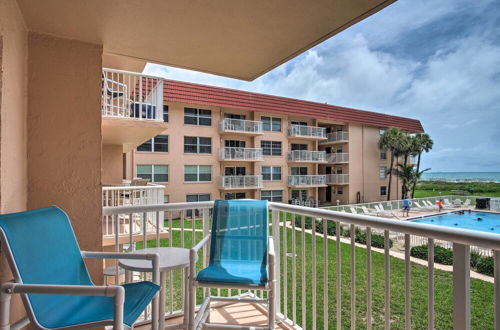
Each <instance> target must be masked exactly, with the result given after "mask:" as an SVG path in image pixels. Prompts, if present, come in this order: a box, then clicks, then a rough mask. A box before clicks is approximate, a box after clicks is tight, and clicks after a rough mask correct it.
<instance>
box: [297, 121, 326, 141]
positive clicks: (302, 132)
mask: <svg viewBox="0 0 500 330" xmlns="http://www.w3.org/2000/svg"><path fill="white" fill-rule="evenodd" d="M288 137H290V138H294V139H295V138H298V139H307V140H324V139H326V129H325V128H324V127H317V126H306V125H290V127H288Z"/></svg>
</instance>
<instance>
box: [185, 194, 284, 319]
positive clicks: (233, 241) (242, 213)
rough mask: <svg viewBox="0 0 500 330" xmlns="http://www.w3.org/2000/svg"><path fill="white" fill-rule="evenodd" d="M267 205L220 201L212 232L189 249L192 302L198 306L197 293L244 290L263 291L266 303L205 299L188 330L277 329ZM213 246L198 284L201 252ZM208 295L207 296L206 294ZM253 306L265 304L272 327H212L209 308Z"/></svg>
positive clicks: (255, 299) (251, 298) (248, 299)
mask: <svg viewBox="0 0 500 330" xmlns="http://www.w3.org/2000/svg"><path fill="white" fill-rule="evenodd" d="M268 228H269V226H268V208H267V201H256V200H231V201H222V200H217V201H215V203H214V210H213V219H212V232H211V234H210V235H208V236H206V237H204V238H203V239H202V240H201V241H200V242H199V243H198V244H197V245H196V246H195V247H193V248H192V249H191V254H190V259H191V265H190V274H189V280H190V285H191V287H190V298H189V299H191V301H195V300H194V299H195V291H196V288H197V287H203V288H225V289H242V290H265V291H267V292H268V294H267V299H264V298H258V297H255V296H248V297H215V296H210V295H209V294H207V297H206V298H205V300H204V301H203V303H202V304H201V307H200V309H199V311H198V314H197V315H196V318H195V317H194V307H195V306H194V305H195V304H194V303H193V304H191V306H192V308H191V310H190V311H189V315H188V318H189V320H188V323H189V328H190V329H200V328H217V329H219V328H235V329H274V323H275V278H274V274H275V270H274V267H275V255H274V243H273V240H272V237H268ZM208 243H210V245H209V246H210V255H209V258H210V260H209V264H208V267H207V268H205V269H203V270H201V271H200V272H199V273H198V275H197V276H196V278H195V269H196V268H195V262H196V256H197V253H198V251H199V250H200V249H201V248H202V247H203V246H204V245H206V244H208ZM208 292H209V290H207V293H208ZM231 301H235V302H249V303H262V304H267V307H268V316H269V320H268V326H267V327H256V326H248V327H245V326H241V325H227V324H225V325H220V324H211V323H210V321H209V319H210V314H209V313H210V303H211V302H231Z"/></svg>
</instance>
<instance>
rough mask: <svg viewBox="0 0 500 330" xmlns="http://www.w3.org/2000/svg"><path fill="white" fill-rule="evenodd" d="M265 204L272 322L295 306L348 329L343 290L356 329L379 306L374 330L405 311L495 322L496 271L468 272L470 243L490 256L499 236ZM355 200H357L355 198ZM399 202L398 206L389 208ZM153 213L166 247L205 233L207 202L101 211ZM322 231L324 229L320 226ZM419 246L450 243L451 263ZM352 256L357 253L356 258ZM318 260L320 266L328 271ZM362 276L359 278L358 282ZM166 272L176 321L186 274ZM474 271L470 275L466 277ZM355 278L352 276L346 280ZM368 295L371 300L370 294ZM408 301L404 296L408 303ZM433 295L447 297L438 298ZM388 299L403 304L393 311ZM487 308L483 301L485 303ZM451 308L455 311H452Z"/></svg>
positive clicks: (202, 257)
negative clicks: (158, 216)
mask: <svg viewBox="0 0 500 330" xmlns="http://www.w3.org/2000/svg"><path fill="white" fill-rule="evenodd" d="M398 202H399V203H401V201H394V203H396V204H397V203H398ZM296 204H298V203H296ZM300 204H302V203H300ZM384 204H385V202H384ZM268 206H269V211H270V212H269V213H270V214H271V215H272V217H270V219H269V226H270V230H269V235H272V236H273V239H274V243H275V246H274V250H275V251H274V252H275V254H276V256H279V257H280V259H278V260H279V261H278V262H277V263H276V268H275V274H276V279H277V282H276V286H277V287H278V288H280V289H279V290H277V291H276V295H277V297H276V302H277V303H276V308H275V312H276V317H277V320H279V321H281V323H279V324H278V325H277V328H288V327H290V328H295V329H297V328H299V327H298V325H300V326H302V321H304V320H303V319H295V318H294V313H292V311H293V310H297V311H298V312H299V311H301V310H306V311H307V314H306V315H307V319H306V321H305V322H306V323H305V324H306V325H307V326H308V327H307V328H308V329H309V328H311V329H315V328H316V329H326V328H336V326H337V325H338V324H340V328H345V327H350V326H351V325H352V323H351V317H350V315H349V314H348V315H347V316H346V315H344V314H343V313H342V311H343V304H338V303H337V302H338V300H337V299H336V296H335V293H338V294H339V295H340V297H345V296H346V295H349V296H352V297H354V295H356V299H353V301H354V304H355V308H354V309H351V310H355V313H356V314H355V315H356V317H355V318H354V319H355V321H356V322H358V323H357V324H356V325H354V327H356V328H358V327H363V328H365V327H367V324H366V323H365V322H366V321H365V320H366V315H367V314H372V315H375V314H376V313H379V314H380V313H381V314H380V315H379V316H380V317H379V318H378V319H377V318H375V317H372V318H368V320H372V321H371V322H372V327H373V328H381V327H383V325H384V323H385V322H387V323H386V324H393V325H394V324H396V323H398V324H399V325H401V327H404V319H405V315H407V316H410V317H411V322H412V324H426V325H427V324H430V326H429V327H430V328H439V326H437V324H436V323H434V322H437V321H438V319H439V322H441V324H446V326H445V327H446V328H448V326H449V328H452V327H453V326H452V325H453V324H459V325H460V324H463V325H464V327H463V328H469V327H467V326H465V325H466V324H465V323H467V322H468V321H467V320H465V321H464V320H463V318H464V317H465V318H466V319H470V318H477V319H476V321H474V322H476V323H475V324H476V325H477V326H478V328H488V329H493V328H494V323H493V322H494V321H493V320H494V315H495V314H497V315H498V312H499V310H498V309H495V307H491V301H492V300H493V301H494V299H499V298H500V297H499V296H498V295H499V293H497V296H496V298H495V296H494V295H495V294H494V287H495V284H494V281H496V283H498V277H499V276H500V273H498V272H495V273H494V275H493V276H492V277H488V278H486V277H485V276H483V277H481V275H480V274H477V273H474V272H473V271H471V267H470V260H469V259H470V252H469V250H470V251H475V252H477V253H480V254H482V255H483V256H486V255H491V254H492V253H493V254H495V255H497V257H498V252H495V251H498V250H500V235H496V234H487V233H481V232H477V231H471V230H463V231H459V230H457V229H453V230H451V229H450V228H447V227H441V226H435V225H432V226H431V225H425V224H421V223H416V222H410V221H395V220H390V219H387V218H384V217H380V216H373V215H364V216H360V215H359V214H357V215H356V214H351V213H349V212H339V211H340V210H341V209H340V207H337V208H335V211H332V210H329V209H326V208H311V207H310V206H307V207H304V206H302V205H289V204H284V203H275V202H269V203H268ZM352 206H353V207H356V205H352ZM399 207H400V205H399V206H397V207H396V209H399ZM368 209H371V208H368ZM151 210H154V211H162V212H164V213H165V218H166V219H173V220H167V222H169V223H173V224H174V225H176V226H177V228H176V229H177V230H175V231H173V236H174V237H173V239H172V243H170V242H169V241H166V242H163V243H162V244H165V245H164V246H170V244H172V246H174V247H185V248H191V247H192V246H194V244H196V243H198V242H199V240H201V237H202V233H209V232H210V227H211V221H210V220H211V215H212V214H213V202H198V203H172V204H164V205H157V206H155V207H153V208H151V207H150V208H144V207H143V206H134V207H132V208H126V209H125V208H123V207H110V208H105V209H104V210H103V214H104V215H105V216H120V215H124V214H126V213H129V212H134V213H136V214H138V215H139V216H142V214H143V213H144V212H146V211H151ZM347 210H348V208H347ZM187 212H190V214H196V215H199V216H196V217H194V218H193V219H194V220H193V222H186V221H182V219H184V218H182V216H181V218H180V219H181V220H180V221H179V218H178V216H177V215H178V214H186V213H187ZM358 212H362V211H361V210H360V208H358ZM274 219H279V221H273V220H274ZM176 221H177V222H176ZM194 228H197V231H199V232H196V235H197V236H196V237H197V238H196V240H194V242H193V241H192V238H194V237H195V236H194V234H195V232H193V231H192V230H191V229H194ZM311 228H316V231H317V232H316V234H314V235H313V234H312V233H311ZM329 228H343V229H350V230H341V231H338V232H337V233H339V235H341V236H340V238H341V239H340V240H339V239H336V238H335V237H334V235H335V234H332V233H330V230H329ZM322 229H325V230H324V231H322ZM326 229H328V230H326ZM357 232H360V233H362V234H365V235H366V238H367V241H369V240H371V242H372V243H373V241H374V236H375V235H381V237H382V240H383V241H385V242H386V243H385V246H387V248H386V249H384V248H380V249H375V248H371V249H368V246H367V244H366V243H363V242H358V241H357V240H356V242H355V240H354V236H352V240H350V239H349V238H350V236H349V235H350V234H353V235H354V233H357ZM368 233H370V235H368ZM332 235H333V236H332ZM377 238H378V237H377ZM428 239H429V240H428ZM242 242H243V243H244V244H245V245H242V247H243V246H248V241H247V240H245V239H242ZM243 243H242V244H243ZM152 244H154V241H153V242H152ZM389 244H394V245H396V244H397V246H398V248H400V249H403V250H404V251H407V253H399V252H396V251H392V249H390V248H389ZM419 244H430V245H432V247H434V248H435V247H436V246H441V247H448V248H451V249H452V253H453V265H451V266H442V265H439V264H438V263H435V262H427V260H419V264H416V263H415V260H413V258H412V257H411V256H410V253H409V251H410V249H411V247H413V246H415V245H419ZM283 247H286V250H283ZM434 248H433V249H432V250H431V248H430V247H429V251H434ZM209 249H210V247H209V245H205V246H204V247H203V248H202V249H201V250H200V251H199V253H198V255H199V260H198V262H197V264H196V266H197V268H202V267H203V265H206V264H207V263H208V261H209V257H210V253H209ZM246 249H248V248H246ZM354 250H356V259H354V258H353V257H352V254H351V252H349V251H354ZM238 251H240V250H239V249H238V246H236V248H235V255H237V253H238ZM332 251H333V252H332ZM335 251H337V253H335ZM340 251H342V253H340ZM429 253H433V252H429ZM339 258H340V259H339ZM358 258H360V259H359V260H358ZM339 264H341V265H342V269H341V268H339V267H338V265H339ZM344 265H347V267H348V268H349V271H350V272H352V273H353V274H354V277H349V276H347V277H345V276H344V275H345V268H344ZM325 266H327V268H326V269H325ZM396 266H397V267H402V268H405V267H406V269H407V270H408V272H405V271H401V272H394V271H393V270H392V269H393V268H394V267H396ZM294 274H297V276H294ZM300 274H303V275H302V276H304V277H305V279H306V280H303V278H304V277H301V275H300ZM408 274H409V275H408ZM361 275H362V276H363V278H365V279H366V280H363V281H361V280H359V276H361ZM171 276H173V277H172V278H171V279H170V280H167V281H166V283H167V284H166V285H167V288H166V290H165V295H166V296H165V301H166V309H167V310H166V315H165V316H166V318H167V323H168V324H171V323H177V322H179V321H182V316H183V314H182V311H179V310H180V309H182V300H183V297H184V294H185V291H184V290H183V288H182V286H181V285H179V284H178V283H182V281H183V279H184V277H183V273H182V272H173V273H172V275H171ZM471 277H472V278H474V279H473V280H471ZM133 279H134V281H140V280H141V277H140V274H139V273H136V274H134V277H133ZM353 279H354V280H355V282H352V281H353ZM422 279H425V282H426V283H431V284H432V285H428V286H427V285H426V286H424V287H423V288H422V290H414V289H412V290H410V288H413V287H414V285H413V283H414V281H420V280H422ZM473 281H474V282H475V289H474V288H472V290H471V287H472V286H473V285H474V282H473ZM387 284H389V285H387ZM479 284H480V285H481V286H485V287H487V288H488V291H487V292H488V294H487V296H486V297H483V296H482V295H484V292H485V291H483V290H480V289H478V285H479ZM496 285H498V284H496ZM327 288H328V290H327ZM377 288H380V290H379V289H377ZM376 289H377V290H376ZM196 290H197V292H196V293H197V295H195V297H197V298H196V302H195V304H196V305H198V306H199V305H200V304H201V303H202V301H203V300H202V299H201V296H202V291H203V290H204V289H203V288H197V289H196ZM450 291H451V292H450ZM324 292H330V293H331V292H334V293H333V295H332V294H329V295H327V296H326V297H327V299H325V295H324V294H323V293H324ZM394 292H402V294H399V295H394ZM497 292H498V291H497ZM369 293H370V295H369ZM220 294H221V295H223V296H224V297H229V296H234V295H237V294H238V291H237V290H233V291H232V292H231V291H230V290H223V291H222V292H221V293H220ZM259 295H260V293H259V292H257V293H256V295H255V296H252V297H255V298H257V297H259ZM442 296H445V298H443V297H442ZM243 297H248V295H245V293H244V292H242V298H243ZM370 297H373V298H371V299H370ZM375 298H376V300H375ZM342 299H343V298H342ZM367 299H368V300H367ZM443 299H445V300H443ZM283 301H288V303H287V304H283V303H282V302H283ZM367 301H368V302H367ZM376 301H381V302H382V303H381V304H382V305H381V306H376V308H375V307H374V306H375V302H376ZM405 301H406V302H410V303H408V304H405ZM440 301H441V302H442V301H446V302H447V303H446V304H444V303H439V302H440ZM280 302H281V303H280ZM450 305H452V306H450ZM370 306H372V308H370ZM394 306H403V307H402V308H394ZM429 306H430V307H429ZM486 306H488V308H487V309H486V308H485V307H486ZM489 307H491V308H489ZM213 308H214V310H213V312H212V316H213V318H212V316H211V322H214V323H222V324H224V323H227V322H228V321H229V322H233V323H234V322H237V323H239V324H240V325H243V324H244V325H247V326H265V322H266V321H267V317H266V316H267V314H266V312H265V311H264V310H265V309H261V308H259V307H256V305H251V304H247V303H237V304H228V303H224V304H216V303H214V305H213ZM415 308H416V309H415ZM450 310H451V311H455V312H453V313H452V312H450ZM315 311H316V312H315ZM416 311H417V312H416ZM336 313H339V314H338V315H341V318H340V319H338V320H336V321H332V319H331V318H327V319H325V318H324V315H332V314H334V315H335V314H336ZM297 314H298V313H297ZM384 315H390V316H389V317H390V318H389V319H386V318H385V316H384ZM464 315H465V316H464ZM143 317H144V319H143V320H141V323H140V324H145V323H147V321H148V319H149V318H150V317H151V314H150V313H146V314H144V316H143ZM337 322H338V323H337ZM443 322H445V323H443ZM454 322H458V323H454ZM463 322H465V323H463ZM140 324H139V325H140ZM432 324H434V326H432ZM313 325H315V326H313ZM221 327H222V326H221ZM426 327H427V326H426ZM303 328H304V327H302V329H303ZM457 328H461V327H460V326H458V327H457Z"/></svg>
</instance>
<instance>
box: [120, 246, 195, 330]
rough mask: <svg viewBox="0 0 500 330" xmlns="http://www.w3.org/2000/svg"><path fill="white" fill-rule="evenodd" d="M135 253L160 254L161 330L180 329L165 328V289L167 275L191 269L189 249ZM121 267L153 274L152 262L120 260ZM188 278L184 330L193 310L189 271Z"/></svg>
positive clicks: (185, 285)
mask: <svg viewBox="0 0 500 330" xmlns="http://www.w3.org/2000/svg"><path fill="white" fill-rule="evenodd" d="M134 253H158V254H159V255H160V266H159V268H160V292H159V294H160V299H159V300H160V303H159V305H160V306H159V309H160V310H159V318H160V319H159V320H158V326H159V327H158V328H159V329H169V328H177V329H178V328H179V324H177V325H169V326H165V289H166V280H167V273H168V272H169V271H171V270H174V269H182V268H189V249H183V248H176V247H159V248H149V249H143V250H137V251H134ZM118 264H119V265H120V267H122V268H124V269H126V270H130V271H136V272H151V271H152V268H151V261H149V260H138V259H120V260H118ZM185 273H186V276H185V279H184V325H183V327H184V328H187V319H188V318H187V317H186V313H187V312H188V311H189V308H191V305H190V303H191V302H190V301H189V292H188V290H189V280H188V274H189V269H188V270H187V271H186V272H185Z"/></svg>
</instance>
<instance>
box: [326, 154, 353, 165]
mask: <svg viewBox="0 0 500 330" xmlns="http://www.w3.org/2000/svg"><path fill="white" fill-rule="evenodd" d="M326 161H327V162H328V163H330V164H346V163H349V153H347V152H334V153H330V154H326Z"/></svg>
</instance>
